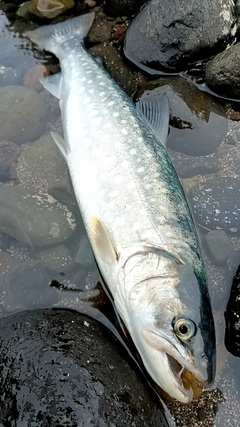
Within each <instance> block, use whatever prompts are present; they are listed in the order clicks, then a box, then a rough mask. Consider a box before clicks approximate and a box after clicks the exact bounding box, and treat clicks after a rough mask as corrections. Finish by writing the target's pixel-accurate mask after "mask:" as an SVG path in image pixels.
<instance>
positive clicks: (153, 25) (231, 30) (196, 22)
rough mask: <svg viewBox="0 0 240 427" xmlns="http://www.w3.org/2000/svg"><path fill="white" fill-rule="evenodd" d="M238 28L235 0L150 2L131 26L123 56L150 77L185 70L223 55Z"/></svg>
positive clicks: (155, 0) (160, 0) (157, 0)
mask: <svg viewBox="0 0 240 427" xmlns="http://www.w3.org/2000/svg"><path fill="white" fill-rule="evenodd" d="M236 29H237V26H236V17H235V15H234V2H233V0H226V1H224V2H222V0H204V1H201V2H196V1H195V0H180V1H179V0H173V1H171V2H169V1H168V0H151V1H150V2H148V3H147V4H146V5H145V6H143V8H142V9H141V11H140V12H139V14H138V15H137V17H136V18H135V19H134V20H133V21H132V23H131V24H130V26H129V28H128V31H127V36H126V39H125V45H124V53H125V55H126V57H127V58H128V59H129V60H130V61H132V62H134V64H136V65H137V66H138V67H140V68H142V69H143V70H145V71H148V72H149V73H151V74H157V73H159V72H161V71H165V72H176V71H180V70H186V69H187V68H188V65H189V64H191V63H194V62H196V61H199V60H201V59H206V58H208V57H209V56H211V55H212V54H213V53H218V52H220V51H221V50H222V49H223V48H224V47H226V46H227V44H228V42H229V41H231V40H233V35H234V34H235V32H236Z"/></svg>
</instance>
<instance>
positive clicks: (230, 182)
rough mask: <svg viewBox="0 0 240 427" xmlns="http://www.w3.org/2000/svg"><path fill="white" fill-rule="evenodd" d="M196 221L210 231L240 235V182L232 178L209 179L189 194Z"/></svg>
mask: <svg viewBox="0 0 240 427" xmlns="http://www.w3.org/2000/svg"><path fill="white" fill-rule="evenodd" d="M189 200H190V204H191V206H192V211H193V214H194V217H195V219H196V221H197V222H198V223H199V224H200V225H202V226H203V227H205V228H206V229H208V230H216V229H218V230H224V231H225V232H226V233H228V234H230V235H240V222H239V216H240V180H239V179H237V178H230V177H217V178H212V179H207V180H206V181H205V182H203V183H199V184H198V185H196V186H195V187H194V188H193V189H192V190H191V191H190V193H189Z"/></svg>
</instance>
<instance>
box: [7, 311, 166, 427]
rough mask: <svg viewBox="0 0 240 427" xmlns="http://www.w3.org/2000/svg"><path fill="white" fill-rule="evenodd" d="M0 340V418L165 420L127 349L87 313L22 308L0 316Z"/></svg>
mask: <svg viewBox="0 0 240 427" xmlns="http://www.w3.org/2000/svg"><path fill="white" fill-rule="evenodd" d="M0 342H1V351H0V364H1V366H2V367H3V369H1V373H0V385H1V390H2V394H3V395H4V399H1V400H0V423H2V424H3V425H6V422H7V423H8V424H9V425H17V424H19V423H20V422H21V423H22V424H23V425H31V427H46V426H52V427H57V426H71V427H73V426H80V425H81V426H86V427H87V426H91V427H99V426H102V427H108V426H117V427H125V426H141V427H147V426H151V427H167V426H168V423H167V421H166V418H165V415H164V411H163V408H162V405H161V403H160V402H159V401H155V399H153V398H152V397H151V395H150V394H149V391H148V389H147V388H146V386H145V384H143V383H142V380H141V375H140V374H139V372H138V373H137V374H136V373H135V372H134V371H133V370H132V369H131V367H130V366H129V356H128V354H127V352H126V350H124V349H123V347H120V344H119V343H118V342H117V341H116V339H115V338H114V336H113V334H112V333H111V332H110V331H109V330H108V329H106V328H105V327H103V326H101V325H100V324H98V323H97V322H95V321H94V320H92V319H90V318H89V317H86V316H82V315H80V314H78V313H76V312H70V311H64V310H54V311H53V310H34V311H30V312H23V313H20V314H17V315H15V316H9V317H7V318H5V319H1V328H0ZM13 407H14V410H13Z"/></svg>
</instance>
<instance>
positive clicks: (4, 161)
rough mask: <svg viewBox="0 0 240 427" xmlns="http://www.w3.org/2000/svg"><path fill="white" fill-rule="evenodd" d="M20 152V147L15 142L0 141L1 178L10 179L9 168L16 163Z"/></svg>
mask: <svg viewBox="0 0 240 427" xmlns="http://www.w3.org/2000/svg"><path fill="white" fill-rule="evenodd" d="M19 154H20V148H19V147H18V145H16V144H14V142H9V141H2V142H0V180H2V181H7V180H8V179H9V176H10V175H9V169H10V167H11V166H14V165H15V164H16V162H17V159H18V156H19Z"/></svg>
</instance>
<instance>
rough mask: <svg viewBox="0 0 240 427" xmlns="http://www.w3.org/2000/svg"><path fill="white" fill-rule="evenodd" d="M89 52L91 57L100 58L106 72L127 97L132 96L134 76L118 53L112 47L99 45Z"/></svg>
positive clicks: (134, 84)
mask: <svg viewBox="0 0 240 427" xmlns="http://www.w3.org/2000/svg"><path fill="white" fill-rule="evenodd" d="M89 52H90V53H91V54H92V55H93V56H98V57H100V58H102V61H103V65H104V67H105V68H106V70H107V72H108V73H109V74H111V76H112V77H113V79H114V80H116V81H117V82H118V83H119V85H120V86H122V88H123V89H124V90H125V92H127V93H128V95H130V96H132V95H133V93H134V92H135V91H136V88H137V83H136V76H135V73H134V72H133V71H131V70H129V67H128V66H127V64H126V63H125V62H124V61H123V59H122V56H121V54H120V51H119V50H118V49H116V48H115V47H114V46H111V45H108V44H100V45H96V46H93V47H92V48H90V49H89Z"/></svg>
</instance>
